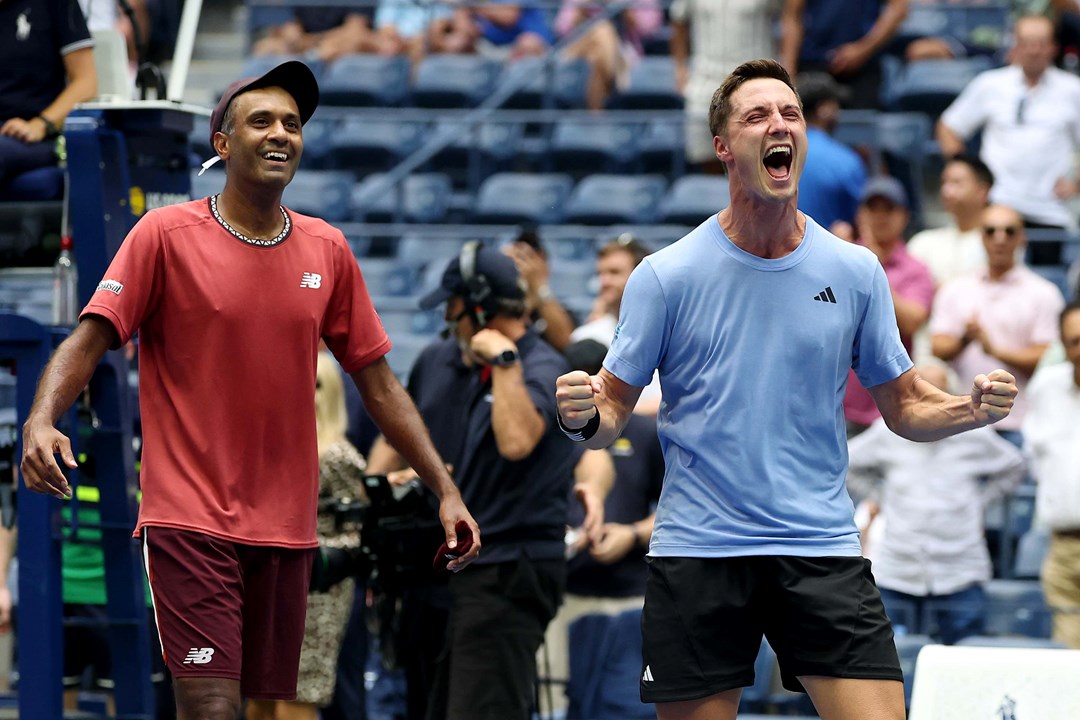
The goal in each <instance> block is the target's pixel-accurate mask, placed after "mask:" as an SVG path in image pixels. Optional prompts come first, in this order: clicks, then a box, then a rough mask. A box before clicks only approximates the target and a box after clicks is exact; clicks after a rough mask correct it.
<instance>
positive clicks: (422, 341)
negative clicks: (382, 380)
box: [386, 333, 438, 379]
mask: <svg viewBox="0 0 1080 720" xmlns="http://www.w3.org/2000/svg"><path fill="white" fill-rule="evenodd" d="M437 339H438V338H436V337H433V336H431V335H415V334H412V333H399V334H398V335H396V336H394V337H392V338H390V342H391V348H390V352H389V353H387V355H386V362H387V363H388V364H389V365H390V369H391V370H392V371H393V373H394V374H395V375H397V376H398V377H399V378H401V379H405V378H406V377H408V375H409V371H410V370H412V366H413V364H414V363H415V362H416V358H417V357H418V356H419V355H420V352H421V351H422V350H423V349H424V348H426V347H427V346H428V345H430V344H431V343H433V342H434V341H435V340H437Z"/></svg>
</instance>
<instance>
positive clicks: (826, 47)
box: [799, 0, 883, 62]
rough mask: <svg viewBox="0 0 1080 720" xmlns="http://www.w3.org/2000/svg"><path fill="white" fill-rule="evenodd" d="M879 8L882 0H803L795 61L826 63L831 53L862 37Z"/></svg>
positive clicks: (875, 19)
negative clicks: (799, 36) (800, 40)
mask: <svg viewBox="0 0 1080 720" xmlns="http://www.w3.org/2000/svg"><path fill="white" fill-rule="evenodd" d="M882 7H883V3H882V0H806V8H805V9H804V10H803V42H802V48H801V49H800V50H799V59H800V60H806V61H813V62H828V61H829V57H830V52H831V51H832V50H835V49H836V48H838V47H840V46H841V45H844V44H845V43H849V42H854V41H856V40H858V39H859V38H861V37H862V36H864V35H866V33H867V32H868V31H869V30H870V28H872V27H873V26H874V23H875V22H877V18H878V16H879V15H880V14H881V10H882Z"/></svg>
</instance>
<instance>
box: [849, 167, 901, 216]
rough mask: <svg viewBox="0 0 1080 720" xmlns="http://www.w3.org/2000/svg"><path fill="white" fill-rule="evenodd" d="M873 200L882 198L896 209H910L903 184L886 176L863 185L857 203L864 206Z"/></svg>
mask: <svg viewBox="0 0 1080 720" xmlns="http://www.w3.org/2000/svg"><path fill="white" fill-rule="evenodd" d="M874 198H884V199H886V200H888V201H889V202H890V203H892V204H893V205H895V206H896V207H902V208H905V209H908V208H910V205H909V204H908V195H907V191H906V190H904V185H903V183H901V182H900V181H899V180H897V179H896V178H894V177H889V176H888V175H879V176H877V177H872V178H870V179H869V180H867V181H866V184H865V185H863V191H862V196H861V197H860V198H859V202H860V203H862V204H864V205H865V204H866V203H868V202H870V201H871V200H873V199H874Z"/></svg>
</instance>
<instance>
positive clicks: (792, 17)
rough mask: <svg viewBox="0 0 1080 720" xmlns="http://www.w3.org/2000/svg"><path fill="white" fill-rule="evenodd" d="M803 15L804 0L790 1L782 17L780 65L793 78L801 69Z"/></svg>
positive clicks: (785, 6)
mask: <svg viewBox="0 0 1080 720" xmlns="http://www.w3.org/2000/svg"><path fill="white" fill-rule="evenodd" d="M802 13H803V2H802V0H788V1H787V2H786V3H784V10H783V13H782V14H781V15H780V48H779V52H780V64H781V65H783V66H784V68H786V69H787V71H788V73H790V74H791V76H792V77H795V73H797V72H798V69H799V48H800V47H801V46H802V41H803V21H802Z"/></svg>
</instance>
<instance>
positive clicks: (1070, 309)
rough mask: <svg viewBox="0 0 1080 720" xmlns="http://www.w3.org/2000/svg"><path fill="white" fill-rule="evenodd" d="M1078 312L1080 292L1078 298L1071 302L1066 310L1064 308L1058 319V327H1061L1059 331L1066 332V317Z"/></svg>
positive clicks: (1079, 309) (1079, 308)
mask: <svg viewBox="0 0 1080 720" xmlns="http://www.w3.org/2000/svg"><path fill="white" fill-rule="evenodd" d="M1077 311H1080V292H1078V293H1077V295H1076V297H1075V298H1073V299H1072V301H1071V302H1069V303H1068V304H1067V305H1066V306H1065V307H1064V308H1062V310H1061V315H1060V316H1059V317H1058V327H1059V329H1062V330H1064V329H1065V317H1066V316H1067V315H1068V314H1069V313H1074V312H1077Z"/></svg>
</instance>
